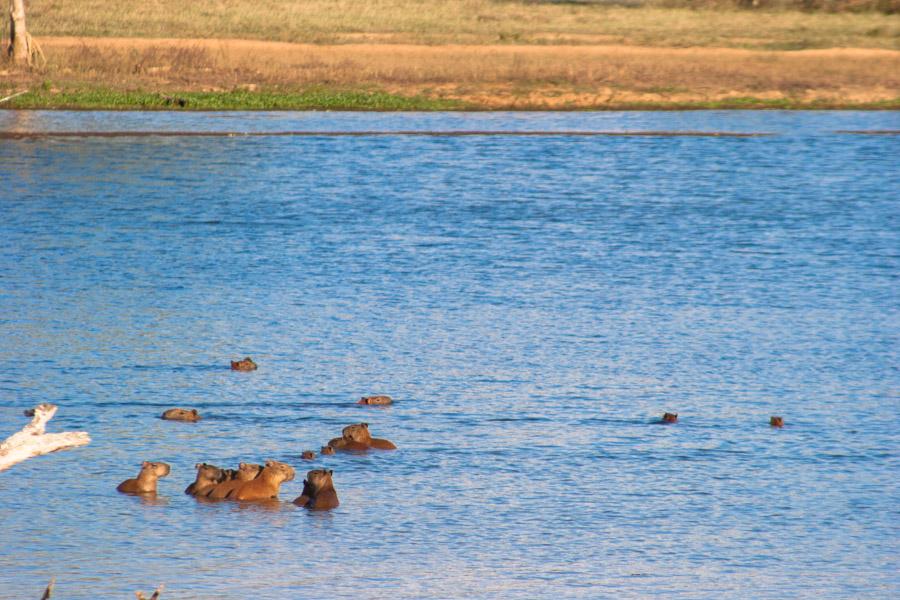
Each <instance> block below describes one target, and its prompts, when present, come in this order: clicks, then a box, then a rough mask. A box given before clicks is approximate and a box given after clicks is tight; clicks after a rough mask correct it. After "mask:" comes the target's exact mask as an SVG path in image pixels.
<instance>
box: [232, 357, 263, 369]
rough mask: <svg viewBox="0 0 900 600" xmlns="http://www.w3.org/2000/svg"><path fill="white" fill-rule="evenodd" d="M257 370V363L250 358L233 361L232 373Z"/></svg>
mask: <svg viewBox="0 0 900 600" xmlns="http://www.w3.org/2000/svg"><path fill="white" fill-rule="evenodd" d="M256 369H257V366H256V363H255V362H253V359H252V358H250V357H249V356H248V357H246V358H244V360H233V361H231V370H232V371H255V370H256Z"/></svg>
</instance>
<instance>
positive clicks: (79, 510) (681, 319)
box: [0, 111, 900, 600]
mask: <svg viewBox="0 0 900 600" xmlns="http://www.w3.org/2000/svg"><path fill="white" fill-rule="evenodd" d="M898 129H900V114H898V113H897V112H868V113H864V112H774V111H773V112H766V111H758V112H740V111H738V112H663V113H649V112H629V113H430V114H424V113H423V114H414V113H413V114H389V113H327V112H326V113H315V112H311V113H290V112H285V113H108V112H93V113H92V112H11V111H6V112H0V132H6V133H7V134H9V133H16V134H21V135H17V136H11V135H7V136H6V137H3V138H2V139H0V203H2V204H0V206H2V209H3V214H2V222H0V252H2V255H3V257H4V260H3V261H0V364H2V365H3V368H2V373H0V439H4V438H5V437H6V436H7V435H9V434H11V433H13V432H14V431H17V430H18V429H20V428H21V427H22V426H23V425H25V423H27V421H28V419H26V418H25V417H24V416H22V411H23V410H24V409H27V408H30V407H33V406H34V405H36V404H38V403H40V402H52V403H54V404H57V405H59V407H60V409H59V412H58V414H57V416H56V417H55V418H54V419H53V421H51V422H50V426H49V429H50V430H51V431H70V430H84V431H87V432H89V433H90V435H91V437H92V442H91V444H90V445H88V446H86V447H82V448H77V449H72V450H67V451H64V452H60V453H56V454H52V455H48V456H43V457H39V458H34V459H31V460H28V461H26V462H23V463H20V464H18V465H16V466H14V467H12V468H11V469H10V470H8V471H5V472H3V473H0V523H2V526H0V565H2V568H0V598H16V599H18V598H38V597H40V594H41V592H42V591H43V589H44V586H45V585H46V584H47V582H48V581H49V580H50V578H51V577H56V580H57V584H56V585H57V588H56V594H55V596H58V597H59V598H66V599H70V600H72V599H94V598H113V597H116V598H129V597H133V593H134V591H136V590H143V591H144V592H145V593H148V594H149V592H150V591H152V590H153V589H154V588H155V587H156V586H157V585H158V584H165V592H164V594H163V598H164V599H171V600H174V599H177V598H181V599H193V598H216V599H234V600H238V599H245V598H258V599H264V600H268V599H271V600H276V599H282V598H287V597H295V598H314V597H329V598H355V599H359V598H397V599H405V598H409V599H415V598H497V599H500V598H503V599H518V598H521V599H533V598H553V599H556V598H603V597H607V598H645V597H648V596H663V597H667V598H722V597H730V598H742V597H755V598H816V599H817V600H821V599H825V598H836V599H837V598H851V597H852V598H889V597H896V596H898V595H900V576H898V573H900V485H898V481H900V443H898V442H900V434H898V425H897V422H898V410H900V401H898V400H900V372H898V367H900V294H898V275H900V206H898V200H900V194H898V190H900V168H898V157H900V137H898V136H897V135H896V134H881V135H878V134H860V133H842V132H846V131H870V132H871V131H891V130H893V131H896V130H898ZM104 131H106V132H109V131H115V132H163V133H165V132H169V133H170V134H173V135H169V136H145V135H130V136H125V137H102V136H98V135H96V134H97V132H104ZM454 131H456V132H462V131H465V132H486V133H482V134H479V135H456V136H454V135H432V134H428V135H414V133H415V132H435V133H441V132H443V133H448V132H454ZM661 131H674V132H720V133H767V134H772V135H766V136H759V137H737V136H729V135H719V136H701V135H685V136H669V135H661V134H657V135H644V136H627V135H625V136H614V135H586V134H587V133H591V132H593V133H597V132H612V133H615V132H661ZM41 132H43V133H47V132H83V133H91V134H92V135H82V136H74V137H64V136H55V135H34V134H36V133H41ZM177 132H194V133H196V132H207V133H219V134H221V133H226V132H232V133H234V134H246V133H255V134H264V133H270V134H274V133H281V134H285V135H230V136H219V135H216V136H209V137H197V136H192V137H188V136H183V135H174V134H175V133H177ZM353 132H368V133H362V134H360V135H337V134H339V133H343V134H352V133H353ZM385 132H388V133H389V132H406V133H405V134H395V135H384V133H385ZM524 132H543V133H539V134H537V135H520V134H521V133H524ZM567 132H568V133H567ZM572 132H580V134H578V135H575V134H572ZM287 134H289V135H287ZM244 356H252V357H253V359H254V360H255V361H256V362H257V363H258V364H259V369H258V370H257V371H255V372H252V373H238V372H232V371H230V370H229V361H230V360H236V359H239V358H243V357H244ZM369 394H390V395H391V396H392V397H393V398H394V399H395V403H394V405H392V406H390V407H384V408H381V407H366V406H358V405H356V404H355V402H356V401H357V400H358V399H359V398H360V397H361V396H363V395H369ZM170 407H189V408H190V407H193V408H197V409H198V410H199V411H200V412H201V413H202V415H203V416H204V418H203V420H202V421H200V422H199V423H196V424H188V423H177V422H168V421H163V420H161V419H159V415H160V414H161V413H162V411H163V410H165V409H167V408H170ZM666 411H669V412H675V413H678V414H679V418H678V423H676V424H674V425H659V424H658V423H657V422H658V421H659V420H660V417H661V416H662V414H663V412H666ZM771 415H781V416H783V417H784V420H785V427H784V428H782V429H775V428H772V427H770V426H769V424H768V421H769V417H770V416H771ZM358 422H367V423H369V424H370V429H371V431H372V433H373V435H375V436H377V437H384V438H388V439H390V440H392V441H393V442H394V443H396V444H397V446H398V447H399V449H398V450H397V451H393V452H373V453H370V454H368V455H347V454H338V455H336V456H324V457H318V458H317V459H316V460H314V461H304V460H301V458H300V454H301V452H302V451H303V450H306V449H313V450H317V451H318V449H319V448H320V446H322V445H323V444H325V443H326V442H327V441H328V440H329V439H331V438H333V437H336V436H339V435H340V431H341V428H342V427H343V426H345V425H348V424H351V423H358ZM266 459H276V460H282V461H285V462H288V463H289V464H291V465H292V466H294V467H295V468H296V469H297V473H298V475H297V478H296V479H295V480H294V481H291V482H288V483H285V484H284V485H283V486H282V488H281V494H280V498H281V500H282V503H280V504H276V505H274V506H254V505H240V504H237V503H231V502H222V503H200V502H198V501H197V500H195V499H194V498H192V497H190V496H187V495H185V494H184V493H183V490H184V488H185V487H186V486H187V485H188V484H189V483H190V482H191V481H193V478H194V474H195V471H194V464H195V463H198V462H203V461H205V462H210V463H214V464H217V465H219V466H223V467H235V466H236V465H237V463H238V462H239V461H247V462H263V461H265V460H266ZM144 460H156V461H165V462H167V463H169V464H170V465H171V466H172V473H171V474H170V476H169V477H167V478H164V479H161V480H160V482H159V494H158V496H157V497H156V498H152V499H148V498H140V497H133V496H126V495H122V494H118V493H117V492H116V491H115V488H116V485H118V483H119V482H121V481H122V480H124V479H126V478H129V477H134V476H135V475H136V473H137V471H138V469H139V467H140V464H141V462H142V461H144ZM321 467H324V468H328V469H333V470H334V480H335V486H336V488H337V491H338V494H339V496H340V500H341V505H340V507H339V508H337V509H335V510H333V511H330V512H310V511H307V510H305V509H301V508H297V507H295V506H294V505H292V504H291V503H290V501H291V500H292V499H293V498H294V497H296V496H298V495H299V494H300V490H301V489H302V480H303V475H304V474H305V473H306V471H307V470H310V469H313V468H321Z"/></svg>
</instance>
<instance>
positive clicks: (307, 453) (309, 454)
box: [300, 450, 316, 460]
mask: <svg viewBox="0 0 900 600" xmlns="http://www.w3.org/2000/svg"><path fill="white" fill-rule="evenodd" d="M300 458H302V459H303V460H315V459H316V453H315V452H313V451H312V450H304V451H303V454H301V455H300Z"/></svg>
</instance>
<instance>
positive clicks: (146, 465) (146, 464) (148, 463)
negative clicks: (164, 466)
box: [141, 460, 150, 467]
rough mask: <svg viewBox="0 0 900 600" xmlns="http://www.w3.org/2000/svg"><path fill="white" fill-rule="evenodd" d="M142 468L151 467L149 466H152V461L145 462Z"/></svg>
mask: <svg viewBox="0 0 900 600" xmlns="http://www.w3.org/2000/svg"><path fill="white" fill-rule="evenodd" d="M141 466H142V467H149V466H150V461H146V460H145V461H144V462H142V463H141Z"/></svg>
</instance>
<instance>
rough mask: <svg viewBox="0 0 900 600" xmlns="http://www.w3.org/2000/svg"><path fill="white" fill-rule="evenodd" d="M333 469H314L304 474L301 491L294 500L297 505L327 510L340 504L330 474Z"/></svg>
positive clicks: (332, 472)
mask: <svg viewBox="0 0 900 600" xmlns="http://www.w3.org/2000/svg"><path fill="white" fill-rule="evenodd" d="M333 474H334V471H329V470H326V469H316V470H315V471H310V472H309V473H307V474H306V479H304V480H303V493H302V494H300V496H298V497H297V498H296V499H295V500H294V504H296V505H297V506H305V507H306V508H309V509H312V510H329V509H331V508H337V507H338V506H339V505H340V502H339V501H338V495H337V492H336V491H335V489H334V481H333V480H332V477H331V476H332V475H333Z"/></svg>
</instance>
